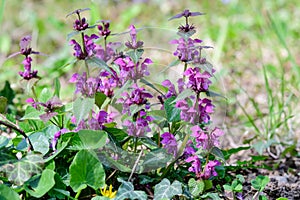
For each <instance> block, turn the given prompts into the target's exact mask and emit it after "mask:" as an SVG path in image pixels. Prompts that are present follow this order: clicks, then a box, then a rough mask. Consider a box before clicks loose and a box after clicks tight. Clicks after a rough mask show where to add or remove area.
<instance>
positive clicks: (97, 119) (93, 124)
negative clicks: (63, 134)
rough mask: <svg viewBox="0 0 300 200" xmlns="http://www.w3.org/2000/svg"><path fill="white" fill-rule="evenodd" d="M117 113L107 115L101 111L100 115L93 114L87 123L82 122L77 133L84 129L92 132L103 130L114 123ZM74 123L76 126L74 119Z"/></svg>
mask: <svg viewBox="0 0 300 200" xmlns="http://www.w3.org/2000/svg"><path fill="white" fill-rule="evenodd" d="M115 116H116V113H114V112H112V113H107V112H106V111H104V110H100V111H99V112H98V113H95V112H93V114H92V116H91V117H89V119H88V120H87V121H85V120H81V121H80V122H79V124H78V125H77V127H76V129H75V131H79V130H82V129H91V130H103V129H104V128H105V125H106V124H108V123H111V122H113V120H114V117H115ZM72 123H73V124H76V119H75V117H73V119H72Z"/></svg>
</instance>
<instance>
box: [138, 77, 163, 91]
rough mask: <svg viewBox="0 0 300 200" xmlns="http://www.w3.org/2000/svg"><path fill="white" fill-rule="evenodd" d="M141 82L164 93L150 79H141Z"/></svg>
mask: <svg viewBox="0 0 300 200" xmlns="http://www.w3.org/2000/svg"><path fill="white" fill-rule="evenodd" d="M140 81H141V83H144V84H145V85H147V86H149V87H151V88H152V89H153V90H155V91H156V92H158V93H160V94H161V95H164V94H163V93H162V92H161V91H160V90H159V89H158V88H157V87H155V85H154V84H153V83H150V82H149V81H147V80H146V79H143V78H142V79H140Z"/></svg>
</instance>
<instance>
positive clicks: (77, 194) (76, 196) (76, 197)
mask: <svg viewBox="0 0 300 200" xmlns="http://www.w3.org/2000/svg"><path fill="white" fill-rule="evenodd" d="M81 191H82V189H80V190H79V191H78V192H77V193H76V195H75V199H78V197H79V196H80V193H81Z"/></svg>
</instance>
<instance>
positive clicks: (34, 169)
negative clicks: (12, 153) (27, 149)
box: [0, 154, 44, 185]
mask: <svg viewBox="0 0 300 200" xmlns="http://www.w3.org/2000/svg"><path fill="white" fill-rule="evenodd" d="M43 163H44V161H43V158H42V156H41V155H40V154H28V155H27V156H25V157H24V158H22V159H21V160H19V161H17V162H15V163H12V164H5V165H3V166H1V168H0V172H4V173H5V174H6V176H7V177H8V180H9V181H11V182H13V183H15V184H16V185H23V183H24V182H25V181H27V180H29V179H30V178H31V177H32V176H33V175H35V174H39V173H40V172H41V171H42V165H43Z"/></svg>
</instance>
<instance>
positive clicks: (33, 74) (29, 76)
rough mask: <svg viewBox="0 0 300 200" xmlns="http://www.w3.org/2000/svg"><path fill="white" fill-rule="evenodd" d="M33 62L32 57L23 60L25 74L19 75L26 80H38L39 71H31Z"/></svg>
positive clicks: (20, 73)
mask: <svg viewBox="0 0 300 200" xmlns="http://www.w3.org/2000/svg"><path fill="white" fill-rule="evenodd" d="M31 62H32V58H31V57H30V56H27V57H25V59H24V60H23V62H22V63H23V65H24V71H23V72H19V75H20V76H21V77H23V78H24V79H25V80H30V79H32V78H38V76H37V73H38V71H37V70H33V71H32V70H31Z"/></svg>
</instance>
